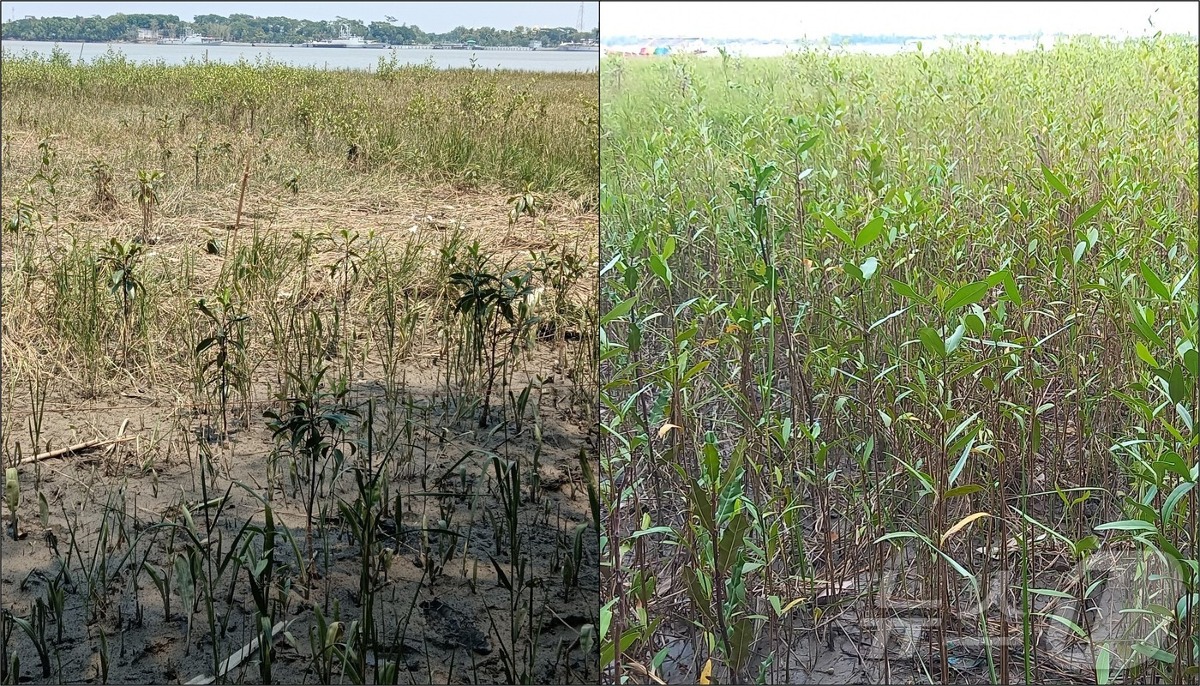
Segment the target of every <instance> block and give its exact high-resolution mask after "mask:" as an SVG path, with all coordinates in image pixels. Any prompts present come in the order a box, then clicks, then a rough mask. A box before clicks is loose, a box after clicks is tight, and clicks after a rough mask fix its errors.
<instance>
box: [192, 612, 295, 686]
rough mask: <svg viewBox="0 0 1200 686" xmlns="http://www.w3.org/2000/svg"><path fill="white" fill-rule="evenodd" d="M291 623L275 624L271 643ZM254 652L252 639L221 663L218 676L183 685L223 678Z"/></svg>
mask: <svg viewBox="0 0 1200 686" xmlns="http://www.w3.org/2000/svg"><path fill="white" fill-rule="evenodd" d="M292 621H295V620H291V621H288V622H279V623H278V624H276V625H275V626H274V627H273V628H272V629H271V641H272V642H274V640H275V636H276V635H277V634H278V633H279V632H280V631H283V630H284V629H286V628H287V627H288V626H290V625H291V623H292ZM256 650H258V639H257V638H256V639H254V640H253V641H250V642H249V643H248V644H246V645H245V646H243V647H242V649H241V650H239V651H237V652H236V653H234V654H233V655H230V656H229V657H228V658H227V659H226V660H225V661H224V662H222V663H221V671H220V673H219V674H217V676H216V677H212V676H198V677H196V678H195V679H192V680H191V681H188V682H185V683H187V684H211V683H212V682H214V681H216V680H217V678H219V677H223V676H225V675H226V674H228V673H229V672H230V671H232V670H234V669H237V667H238V665H240V664H242V661H243V660H245V659H246V658H247V657H250V656H251V655H253V654H254V651H256Z"/></svg>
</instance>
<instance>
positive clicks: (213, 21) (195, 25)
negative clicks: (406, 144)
mask: <svg viewBox="0 0 1200 686" xmlns="http://www.w3.org/2000/svg"><path fill="white" fill-rule="evenodd" d="M343 24H344V25H346V27H348V28H349V29H350V32H351V33H353V34H354V35H356V36H365V37H366V38H368V39H371V40H377V41H379V42H381V43H387V44H389V45H428V44H432V43H465V42H466V41H468V40H473V41H475V42H476V43H477V44H479V45H481V46H525V45H527V44H528V43H529V41H531V40H534V39H537V40H540V41H541V42H542V44H543V45H546V46H554V45H559V44H561V43H567V42H572V41H582V40H589V39H590V40H599V38H600V29H598V28H595V29H592V30H591V31H583V32H580V31H576V30H575V29H574V28H571V27H569V26H567V27H547V28H542V29H539V30H537V31H536V32H535V31H534V30H533V29H532V28H529V27H525V26H517V27H515V28H513V29H511V30H509V29H494V28H491V27H488V26H483V27H476V28H468V27H466V26H459V27H457V28H455V29H453V30H451V31H447V32H445V33H426V32H425V31H422V30H421V29H420V27H417V26H409V25H407V24H397V22H396V20H395V19H393V18H392V17H386V21H373V22H370V23H369V24H368V23H364V22H363V21H361V20H358V19H344V20H335V21H310V20H307V19H289V18H287V17H252V16H250V15H248V14H231V15H229V16H228V17H223V16H221V15H219V14H198V15H196V16H195V17H194V18H193V21H190V22H189V21H181V20H180V19H179V17H178V15H174V14H114V15H112V16H108V17H100V16H93V17H31V18H25V19H16V20H13V21H8V22H4V24H3V25H2V26H0V36H3V38H4V39H5V40H29V41H60V42H86V43H107V42H112V41H132V40H136V39H137V32H138V29H151V30H154V31H163V32H165V35H168V36H174V35H179V36H182V35H183V34H184V33H185V32H186V31H187V30H188V29H191V30H193V31H195V32H197V33H199V34H201V35H205V36H212V37H214V38H220V39H222V40H226V41H235V42H241V43H288V44H292V43H304V42H306V41H311V40H317V39H324V38H336V37H337V36H338V34H339V32H340V27H341V25H343Z"/></svg>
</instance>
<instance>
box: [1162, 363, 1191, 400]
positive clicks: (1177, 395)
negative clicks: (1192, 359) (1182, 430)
mask: <svg viewBox="0 0 1200 686" xmlns="http://www.w3.org/2000/svg"><path fill="white" fill-rule="evenodd" d="M1167 394H1168V395H1170V396H1171V402H1173V403H1175V404H1176V405H1178V404H1180V403H1182V402H1183V401H1184V400H1187V397H1188V387H1187V379H1186V378H1184V376H1183V367H1181V366H1179V365H1177V364H1175V365H1171V378H1170V379H1168V380H1167Z"/></svg>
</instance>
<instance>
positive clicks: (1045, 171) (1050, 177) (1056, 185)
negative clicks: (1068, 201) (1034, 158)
mask: <svg viewBox="0 0 1200 686" xmlns="http://www.w3.org/2000/svg"><path fill="white" fill-rule="evenodd" d="M1042 176H1044V177H1046V183H1047V184H1049V185H1050V187H1051V188H1053V189H1054V190H1056V191H1058V192H1059V193H1061V194H1062V195H1063V197H1065V198H1069V197H1071V192H1070V191H1068V190H1067V187H1066V186H1065V185H1064V184H1063V182H1062V181H1060V180H1059V178H1058V177H1057V176H1055V175H1054V172H1052V171H1050V168H1049V167H1047V166H1046V165H1044V164H1043V165H1042Z"/></svg>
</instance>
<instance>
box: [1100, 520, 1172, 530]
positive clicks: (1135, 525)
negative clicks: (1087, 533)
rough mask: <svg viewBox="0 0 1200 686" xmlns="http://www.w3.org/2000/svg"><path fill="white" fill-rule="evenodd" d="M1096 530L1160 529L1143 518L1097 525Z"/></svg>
mask: <svg viewBox="0 0 1200 686" xmlns="http://www.w3.org/2000/svg"><path fill="white" fill-rule="evenodd" d="M1096 531H1158V529H1156V528H1154V525H1153V524H1151V523H1150V522H1147V521H1143V520H1141V519H1122V520H1121V521H1119V522H1108V523H1107V524H1101V525H1100V526H1097V527H1096Z"/></svg>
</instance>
